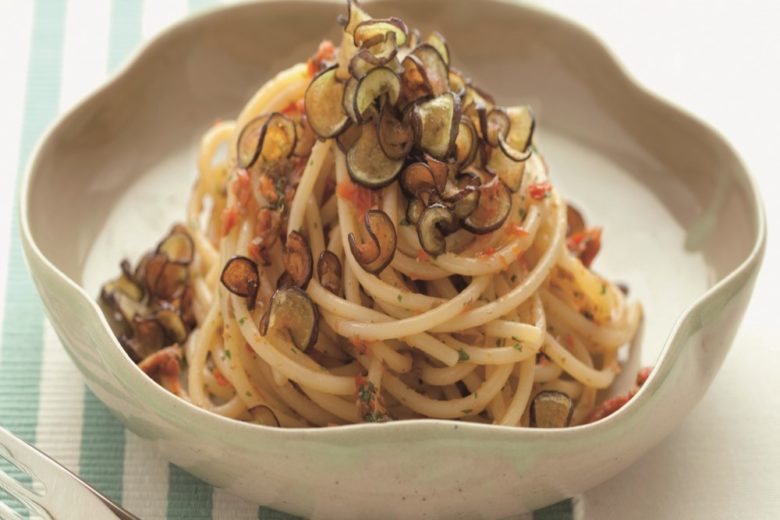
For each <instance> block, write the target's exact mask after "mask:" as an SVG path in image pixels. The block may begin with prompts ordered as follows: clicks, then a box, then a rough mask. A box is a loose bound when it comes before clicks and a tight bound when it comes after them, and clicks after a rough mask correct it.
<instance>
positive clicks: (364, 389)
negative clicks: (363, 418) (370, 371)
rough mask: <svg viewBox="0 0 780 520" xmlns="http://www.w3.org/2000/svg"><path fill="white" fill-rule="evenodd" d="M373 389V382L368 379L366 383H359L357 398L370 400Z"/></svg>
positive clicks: (365, 400) (364, 400)
mask: <svg viewBox="0 0 780 520" xmlns="http://www.w3.org/2000/svg"><path fill="white" fill-rule="evenodd" d="M374 391H375V388H374V383H372V382H371V381H368V382H367V383H366V384H364V385H360V388H359V389H358V399H360V400H361V401H363V402H365V403H367V402H369V401H370V400H371V396H372V395H373V394H374Z"/></svg>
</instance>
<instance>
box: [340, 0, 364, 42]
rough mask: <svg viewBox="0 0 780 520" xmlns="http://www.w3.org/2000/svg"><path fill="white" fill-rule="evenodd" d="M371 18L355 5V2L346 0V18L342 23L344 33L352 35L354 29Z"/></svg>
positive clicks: (354, 0)
mask: <svg viewBox="0 0 780 520" xmlns="http://www.w3.org/2000/svg"><path fill="white" fill-rule="evenodd" d="M370 18H371V17H370V16H369V15H368V13H367V12H365V11H364V10H363V9H362V8H361V7H360V6H359V5H358V3H357V1H356V0H347V18H346V21H345V23H344V32H345V33H347V34H354V32H355V28H356V27H357V26H358V25H360V23H361V22H363V21H364V20H368V19H370Z"/></svg>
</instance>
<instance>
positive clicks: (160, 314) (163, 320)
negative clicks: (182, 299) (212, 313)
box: [154, 309, 189, 344]
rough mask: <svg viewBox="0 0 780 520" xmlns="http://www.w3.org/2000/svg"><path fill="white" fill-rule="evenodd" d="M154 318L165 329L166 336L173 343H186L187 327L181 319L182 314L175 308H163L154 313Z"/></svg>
mask: <svg viewBox="0 0 780 520" xmlns="http://www.w3.org/2000/svg"><path fill="white" fill-rule="evenodd" d="M154 319H156V320H157V322H158V323H159V324H160V326H161V327H162V328H163V330H164V331H165V334H166V337H167V338H169V339H170V342H171V343H179V344H181V343H184V341H185V340H186V339H187V336H188V334H189V333H188V332H187V327H186V326H185V325H184V321H183V320H182V319H181V315H180V314H179V313H178V312H177V311H175V310H174V309H162V310H159V311H157V312H156V313H155V314H154Z"/></svg>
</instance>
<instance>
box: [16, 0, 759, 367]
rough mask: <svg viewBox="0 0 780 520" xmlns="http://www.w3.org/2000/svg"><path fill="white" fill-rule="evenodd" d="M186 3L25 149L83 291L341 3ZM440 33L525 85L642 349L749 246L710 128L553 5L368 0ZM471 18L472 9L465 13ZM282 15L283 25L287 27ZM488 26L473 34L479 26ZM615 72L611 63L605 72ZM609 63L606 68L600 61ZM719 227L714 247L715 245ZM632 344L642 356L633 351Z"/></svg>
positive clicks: (542, 140)
mask: <svg viewBox="0 0 780 520" xmlns="http://www.w3.org/2000/svg"><path fill="white" fill-rule="evenodd" d="M240 9H244V10H245V12H246V14H247V15H246V16H241V17H236V16H231V15H230V12H229V11H225V12H217V13H213V14H211V15H209V19H208V20H206V19H203V18H199V19H195V20H191V21H189V22H187V23H188V24H191V26H192V27H191V29H192V31H191V32H195V33H196V34H197V35H198V37H197V38H194V39H193V38H191V37H187V34H191V32H187V33H185V32H183V31H173V32H171V33H167V34H166V35H164V36H163V37H162V39H161V40H160V41H158V42H156V43H155V44H153V46H152V49H151V52H152V55H151V57H150V58H149V59H146V60H143V61H142V62H141V63H139V64H138V65H137V68H136V69H135V70H134V72H133V74H132V75H126V76H124V77H121V78H120V81H121V88H118V89H114V88H109V89H108V90H102V91H100V92H98V93H97V94H96V95H95V96H94V97H93V98H92V99H91V101H90V102H89V103H88V104H87V105H86V106H84V107H82V108H81V109H79V110H77V111H75V112H73V113H71V114H70V115H69V116H68V117H67V118H66V120H65V121H64V122H63V123H62V125H61V126H60V128H59V131H58V132H56V133H54V134H52V135H51V136H50V138H49V140H48V142H47V144H46V145H45V148H44V149H43V150H41V153H40V154H39V163H38V164H36V169H35V170H36V171H35V176H34V178H32V179H31V182H30V187H29V191H28V208H29V212H28V213H29V214H28V218H29V223H30V230H31V233H32V236H33V238H34V240H35V242H36V243H37V245H38V246H39V247H40V249H41V251H42V252H43V254H44V255H46V256H47V257H48V259H49V260H50V261H51V262H52V263H53V264H54V265H55V266H56V267H57V268H59V269H60V270H61V271H62V272H64V273H65V274H66V275H67V276H68V277H70V278H71V279H72V280H74V281H75V282H76V283H78V284H80V285H81V286H82V287H83V288H84V289H85V291H86V292H87V293H88V294H89V295H95V296H96V295H97V294H98V291H99V287H100V285H101V284H102V283H103V282H104V281H105V280H107V279H108V278H110V277H112V276H114V275H115V274H116V273H117V270H118V262H119V261H120V260H121V259H122V258H125V257H127V258H130V259H131V260H132V261H135V259H137V258H138V257H139V255H140V254H141V253H142V252H143V251H144V250H146V249H148V248H150V247H152V246H153V245H154V244H155V243H156V242H157V241H158V239H159V238H160V237H161V236H162V235H163V234H164V233H165V232H166V230H167V229H168V228H169V226H170V225H171V224H172V223H173V222H174V221H175V220H177V219H180V218H182V217H183V215H184V204H185V201H186V200H187V197H188V194H189V190H190V187H191V185H192V182H193V180H194V178H195V172H196V170H195V149H196V146H197V143H198V140H199V136H200V135H201V134H202V133H203V132H204V131H205V130H206V129H207V128H208V127H209V125H210V124H211V123H212V122H213V121H214V120H215V119H217V118H233V117H235V115H236V114H237V113H238V111H239V110H240V108H241V106H242V105H243V103H244V102H245V101H246V100H247V99H248V98H249V96H251V94H252V93H253V92H254V91H255V90H256V89H257V88H259V86H260V85H262V83H263V82H264V81H265V80H266V79H268V78H269V77H271V76H272V75H273V74H275V73H276V72H277V71H279V70H282V69H283V68H286V67H288V66H289V65H291V64H292V63H295V62H298V61H302V60H305V59H306V58H307V57H308V56H309V55H310V54H312V52H313V51H314V49H316V46H317V44H318V42H319V41H320V39H321V38H322V37H323V36H324V37H330V38H335V37H336V36H337V35H338V27H337V25H336V23H335V20H336V16H337V15H338V14H340V13H341V12H342V10H343V6H342V5H341V4H340V3H336V4H330V3H320V2H299V3H296V4H295V8H290V4H289V3H284V2H278V3H276V2H269V3H263V4H256V5H251V6H242V7H240ZM370 10H371V12H372V14H374V15H375V16H387V15H391V14H392V15H394V16H399V17H401V18H403V19H405V20H406V21H407V22H408V23H409V24H410V25H412V26H417V27H419V28H420V29H421V30H422V31H423V33H425V32H426V31H428V30H431V29H434V28H435V29H437V30H439V31H441V32H442V33H443V34H445V35H446V37H447V39H448V42H449V46H450V49H451V53H452V55H453V56H454V63H455V65H456V66H457V67H458V68H461V69H462V70H463V71H465V72H466V74H467V75H469V76H471V77H472V78H475V79H476V80H477V82H478V84H479V85H481V86H483V87H484V88H486V89H487V90H488V91H491V92H492V93H493V94H494V95H495V97H496V99H497V100H499V102H501V103H503V104H507V105H509V104H514V103H519V102H528V103H530V104H532V105H533V107H534V109H535V111H536V113H537V124H538V128H539V129H540V132H539V134H538V136H539V138H538V145H539V147H540V149H541V151H542V152H543V154H544V155H545V158H546V160H547V161H548V162H549V164H550V167H551V173H552V176H553V180H554V182H555V183H556V184H557V186H558V187H559V189H560V190H561V192H562V193H563V195H564V197H565V198H567V199H568V200H571V201H572V202H573V203H574V204H575V205H576V206H578V207H579V208H581V209H582V210H584V213H585V215H586V217H587V219H588V221H589V222H591V223H593V224H596V225H601V226H603V227H604V241H603V248H602V252H601V254H600V257H599V258H598V260H597V261H596V264H595V267H596V269H597V270H598V271H600V272H602V273H603V274H605V275H606V276H608V277H610V278H612V279H617V280H622V281H625V282H627V283H628V285H629V286H630V288H631V293H632V295H633V296H635V297H637V298H639V299H640V300H641V301H642V302H643V304H644V306H645V310H646V322H645V323H646V326H645V327H644V337H643V340H642V351H641V356H638V357H637V359H636V360H635V361H636V362H637V363H639V362H641V363H642V364H653V363H654V362H655V361H656V359H657V356H658V354H659V352H660V351H661V349H662V347H663V345H664V343H665V340H666V338H667V336H668V334H669V332H670V330H671V328H672V326H673V324H674V323H675V321H676V320H677V319H678V318H679V316H680V315H681V313H682V312H683V310H684V309H685V308H686V307H687V306H688V305H690V304H691V303H692V302H693V301H694V300H696V299H697V298H698V297H699V296H700V295H701V294H702V293H703V292H704V291H706V290H707V289H708V288H709V287H711V286H712V285H713V284H714V283H716V282H717V281H718V280H720V279H721V278H723V277H724V276H725V275H727V274H728V273H729V272H731V271H732V270H733V269H734V268H735V267H736V266H737V265H739V263H740V262H742V261H743V260H744V259H745V258H746V257H747V256H748V255H749V253H750V250H751V248H752V246H753V244H754V242H755V239H756V233H757V230H756V228H755V224H754V221H753V213H754V210H753V205H752V202H751V197H750V194H749V187H748V186H747V185H746V184H745V183H744V181H743V180H741V176H739V175H735V174H734V172H735V171H741V170H742V167H741V166H740V165H739V164H738V162H737V160H736V159H735V158H734V156H733V154H732V153H731V152H730V151H729V150H724V149H722V147H721V146H720V141H719V140H718V139H717V138H715V137H714V135H712V134H710V133H708V132H706V131H704V132H703V131H702V129H701V127H700V125H699V124H698V123H695V122H694V121H692V120H691V119H689V118H688V117H687V116H684V115H682V114H680V113H679V112H678V111H676V110H674V109H672V108H669V107H667V106H665V105H663V104H660V103H658V102H657V101H655V100H654V99H653V98H652V97H650V96H647V95H646V94H644V93H641V92H640V91H637V90H636V89H635V88H633V87H630V86H629V80H628V79H627V78H626V77H625V76H624V75H623V73H622V72H620V70H619V69H618V67H617V66H616V65H615V64H614V62H613V61H612V60H611V59H609V57H608V56H606V55H605V54H604V53H603V51H602V50H601V49H600V48H599V46H598V45H597V44H596V43H594V42H593V41H592V40H591V39H590V38H588V37H586V36H585V35H583V34H582V33H580V32H578V31H560V30H556V29H557V28H558V25H559V24H560V22H559V21H557V20H556V19H554V18H553V17H550V16H549V15H544V14H541V13H536V12H533V11H528V10H525V9H521V8H518V7H517V6H513V5H510V4H505V3H501V2H490V6H489V8H487V7H486V4H485V3H484V2H483V3H479V4H477V3H472V2H469V1H468V0H456V1H448V2H446V3H445V2H443V1H439V2H414V3H413V2H403V1H382V2H376V3H373V4H372V5H371V7H370ZM475 18H478V19H479V23H474V20H475ZM290 27H295V28H296V30H294V31H291V30H289V28H290ZM486 28H487V29H489V30H490V32H491V33H492V34H500V35H501V38H484V36H483V34H484V31H485V30H486ZM615 77H617V80H616V79H615ZM607 78H609V80H608V79H607ZM723 244H729V247H722V245H723ZM639 357H641V359H639Z"/></svg>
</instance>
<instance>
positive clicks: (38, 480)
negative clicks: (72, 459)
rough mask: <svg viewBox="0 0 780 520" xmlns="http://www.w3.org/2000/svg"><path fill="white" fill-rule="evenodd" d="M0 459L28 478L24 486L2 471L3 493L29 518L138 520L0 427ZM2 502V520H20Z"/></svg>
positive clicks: (0, 485)
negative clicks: (13, 500) (18, 505)
mask: <svg viewBox="0 0 780 520" xmlns="http://www.w3.org/2000/svg"><path fill="white" fill-rule="evenodd" d="M0 457H2V458H5V459H6V460H7V461H8V462H10V463H11V464H12V465H13V466H16V468H17V469H18V470H19V471H20V472H21V473H22V474H24V475H25V478H24V480H25V481H28V480H29V483H28V482H21V481H20V480H17V479H16V478H14V477H13V476H12V475H10V474H9V473H7V472H6V471H4V470H3V469H2V468H0V489H2V490H4V491H6V492H7V493H8V494H9V495H11V496H12V497H14V498H16V500H18V501H19V502H20V503H21V504H23V505H24V507H25V508H27V510H29V512H30V515H29V516H30V518H44V519H57V520H69V519H74V520H76V519H78V520H82V519H85V518H89V519H90V520H91V519H98V520H99V519H116V518H120V519H122V520H139V519H138V517H136V516H134V515H133V514H132V513H130V512H128V511H126V510H124V509H122V508H121V507H119V506H118V505H116V504H115V503H113V502H112V501H111V500H109V499H108V498H106V497H104V496H103V495H101V494H100V493H99V492H97V491H96V490H95V489H94V488H92V487H91V486H90V485H89V484H87V483H86V482H84V481H83V480H81V479H80V478H79V477H77V476H76V475H74V474H73V473H71V472H70V471H69V470H68V469H67V468H65V467H64V466H62V465H61V464H60V463H58V462H57V461H55V460H54V459H52V458H51V457H49V456H48V455H46V454H45V453H43V452H42V451H40V450H38V449H37V448H35V447H34V446H31V445H29V444H27V443H26V442H24V441H23V440H22V439H20V438H19V437H17V436H15V435H14V434H12V433H11V432H9V431H8V430H6V429H5V428H2V427H0ZM20 518H21V517H20V516H19V515H18V514H17V513H16V512H14V510H13V509H12V508H11V507H10V505H8V504H4V503H3V502H2V501H0V519H3V520H5V519H13V520H16V519H20Z"/></svg>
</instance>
